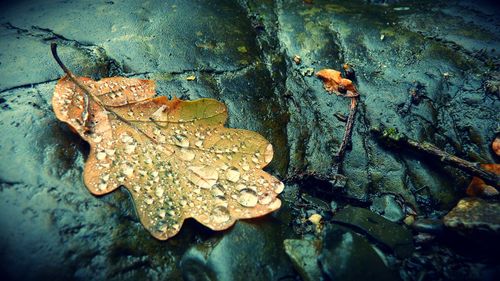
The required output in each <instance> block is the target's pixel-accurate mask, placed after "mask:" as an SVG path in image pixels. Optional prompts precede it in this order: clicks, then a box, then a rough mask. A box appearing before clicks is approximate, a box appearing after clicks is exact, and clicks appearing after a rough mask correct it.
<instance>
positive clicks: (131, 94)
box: [52, 77, 284, 240]
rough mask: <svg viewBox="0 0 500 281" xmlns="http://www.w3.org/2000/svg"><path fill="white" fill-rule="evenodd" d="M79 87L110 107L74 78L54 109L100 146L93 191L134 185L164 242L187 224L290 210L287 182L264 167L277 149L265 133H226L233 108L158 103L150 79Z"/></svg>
mask: <svg viewBox="0 0 500 281" xmlns="http://www.w3.org/2000/svg"><path fill="white" fill-rule="evenodd" d="M78 80H79V82H80V83H81V84H83V85H84V86H85V87H86V88H87V89H88V90H89V91H91V92H92V94H93V95H94V96H95V97H96V98H98V99H99V101H100V102H101V103H102V105H104V106H105V107H102V106H101V105H99V103H98V102H96V101H95V100H93V99H90V100H89V101H88V106H85V101H86V96H85V94H84V92H83V91H82V90H81V89H80V88H78V87H77V86H76V85H75V84H74V83H73V82H72V81H71V80H70V79H68V78H67V77H63V78H62V79H61V80H59V82H58V83H57V86H56V89H55V93H54V96H53V100H52V105H53V109H54V112H55V114H56V116H57V118H58V119H59V120H61V121H63V122H66V123H67V124H68V125H69V126H70V127H71V128H72V129H74V130H75V131H76V132H77V133H78V134H80V136H81V137H82V138H83V139H84V140H85V141H87V142H88V143H89V144H90V154H89V156H88V159H87V162H86V164H85V168H84V175H83V177H84V182H85V185H86V186H87V188H88V189H89V190H90V192H91V193H93V194H95V195H102V194H106V193H109V192H112V191H113V190H115V189H116V188H118V187H119V186H124V187H125V188H127V189H128V190H129V191H130V193H131V194H132V198H133V200H134V203H135V208H136V210H137V213H138V215H139V218H140V220H141V222H142V224H143V225H144V226H145V227H146V229H148V230H149V231H150V232H151V234H152V235H153V236H154V237H156V238H158V239H161V240H164V239H168V238H169V237H172V236H173V235H175V234H176V233H177V232H178V231H179V230H180V228H181V225H182V223H183V221H184V220H185V219H186V218H191V217H192V218H194V219H196V220H197V221H199V222H200V223H202V224H204V225H205V226H207V227H209V228H211V229H213V230H223V229H227V228H228V227H230V226H231V225H233V224H234V222H235V220H237V219H240V218H254V217H259V216H263V215H265V214H268V213H270V212H272V211H274V210H276V209H278V208H279V207H280V206H281V201H280V200H279V199H278V198H276V197H277V195H278V194H279V193H280V192H281V191H282V190H283V188H284V185H283V183H281V182H280V181H279V180H278V179H276V178H275V177H273V176H271V175H270V174H268V173H266V172H264V171H263V170H262V168H263V167H265V166H266V165H267V164H268V163H269V162H270V161H271V160H272V157H273V148H272V145H271V144H270V143H269V142H268V141H267V140H266V139H264V138H263V137H262V136H261V135H259V134H258V133H256V132H252V131H248V130H242V129H229V128H225V127H224V126H223V125H224V123H225V121H226V119H227V109H226V107H225V105H224V104H223V103H221V102H218V101H216V100H213V99H200V100H195V101H183V100H179V99H173V100H168V99H167V98H165V97H154V96H155V86H154V82H153V81H150V80H140V79H130V78H121V77H113V78H106V79H102V80H100V81H93V80H91V79H89V78H82V77H79V78H78ZM111 113H113V114H111Z"/></svg>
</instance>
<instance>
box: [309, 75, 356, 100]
mask: <svg viewBox="0 0 500 281" xmlns="http://www.w3.org/2000/svg"><path fill="white" fill-rule="evenodd" d="M316 76H317V77H318V78H320V79H321V80H323V86H324V87H325V90H326V91H328V92H330V93H333V92H335V93H337V94H343V93H346V92H347V95H357V94H358V92H357V90H356V87H355V86H354V84H353V83H352V81H351V80H349V79H345V78H342V74H341V73H340V71H337V70H333V69H322V70H320V71H318V72H317V73H316Z"/></svg>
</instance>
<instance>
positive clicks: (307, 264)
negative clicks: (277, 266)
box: [283, 239, 322, 281]
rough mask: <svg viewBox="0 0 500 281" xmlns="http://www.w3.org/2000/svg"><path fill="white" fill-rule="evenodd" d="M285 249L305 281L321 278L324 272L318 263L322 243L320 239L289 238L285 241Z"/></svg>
mask: <svg viewBox="0 0 500 281" xmlns="http://www.w3.org/2000/svg"><path fill="white" fill-rule="evenodd" d="M283 244H284V245H285V251H286V253H287V254H288V256H289V257H290V259H291V261H292V263H293V265H294V267H295V269H296V270H297V271H298V273H299V274H300V277H302V279H303V280H304V281H313V280H320V279H321V278H322V273H321V270H320V268H319V264H318V256H319V254H320V250H321V246H322V243H321V241H320V240H305V239H303V240H300V239H287V240H285V241H283Z"/></svg>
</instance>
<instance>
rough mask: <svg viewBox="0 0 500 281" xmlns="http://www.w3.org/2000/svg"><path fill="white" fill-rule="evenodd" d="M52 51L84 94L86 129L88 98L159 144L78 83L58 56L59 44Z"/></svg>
mask: <svg viewBox="0 0 500 281" xmlns="http://www.w3.org/2000/svg"><path fill="white" fill-rule="evenodd" d="M50 50H51V51H52V56H53V57H54V59H55V60H56V62H57V64H58V65H59V66H60V67H61V69H62V70H63V71H64V73H66V75H67V76H68V78H69V80H71V82H73V83H74V84H75V85H76V86H78V88H80V89H81V90H82V91H83V92H84V95H83V96H84V100H85V109H84V112H83V113H82V119H83V121H84V122H85V125H84V126H85V127H87V126H86V123H87V120H88V119H89V118H88V111H87V108H88V98H90V99H91V100H92V101H93V102H95V103H97V104H98V105H99V106H100V107H101V108H103V109H104V110H106V112H108V113H111V115H113V116H114V117H115V118H116V119H118V120H120V121H122V122H124V123H125V124H127V125H128V126H130V127H132V128H133V129H135V130H136V131H138V132H140V133H141V134H143V135H144V136H146V137H147V138H148V139H150V140H151V141H152V142H154V143H158V142H157V141H156V140H155V139H154V138H152V137H150V136H149V135H148V134H146V132H144V131H143V130H141V129H139V128H137V127H136V126H134V125H132V123H131V122H129V120H127V119H125V118H123V117H122V116H120V115H119V114H118V113H116V112H115V111H114V110H112V109H111V108H109V107H108V106H107V105H105V104H104V103H103V102H102V101H101V100H100V99H99V97H97V96H96V95H94V94H93V93H92V91H90V90H89V89H88V88H87V87H86V86H85V85H83V84H82V83H80V81H78V79H77V78H76V76H75V75H74V74H73V73H72V72H71V71H70V70H69V69H68V68H67V67H66V65H64V63H63V62H62V61H61V59H60V58H59V55H58V54H57V44H56V43H52V44H50Z"/></svg>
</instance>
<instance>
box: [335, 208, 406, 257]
mask: <svg viewBox="0 0 500 281" xmlns="http://www.w3.org/2000/svg"><path fill="white" fill-rule="evenodd" d="M333 221H334V222H337V223H341V224H343V225H346V226H350V227H353V229H357V230H358V231H360V232H362V233H363V234H366V235H368V236H369V237H371V238H372V239H374V240H376V241H377V242H379V243H381V244H382V245H383V246H385V247H388V248H389V249H391V250H392V251H393V252H394V253H395V254H396V255H398V256H399V257H408V256H410V255H411V253H412V252H413V249H414V248H413V238H412V235H411V232H410V231H409V230H408V229H406V228H405V227H404V226H402V225H399V224H396V223H393V222H391V221H389V220H387V219H385V218H383V217H382V216H379V215H377V214H375V213H372V212H370V211H369V210H366V209H363V208H358V207H352V206H348V207H346V208H344V209H342V210H340V211H338V212H337V213H336V214H335V215H334V216H333Z"/></svg>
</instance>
